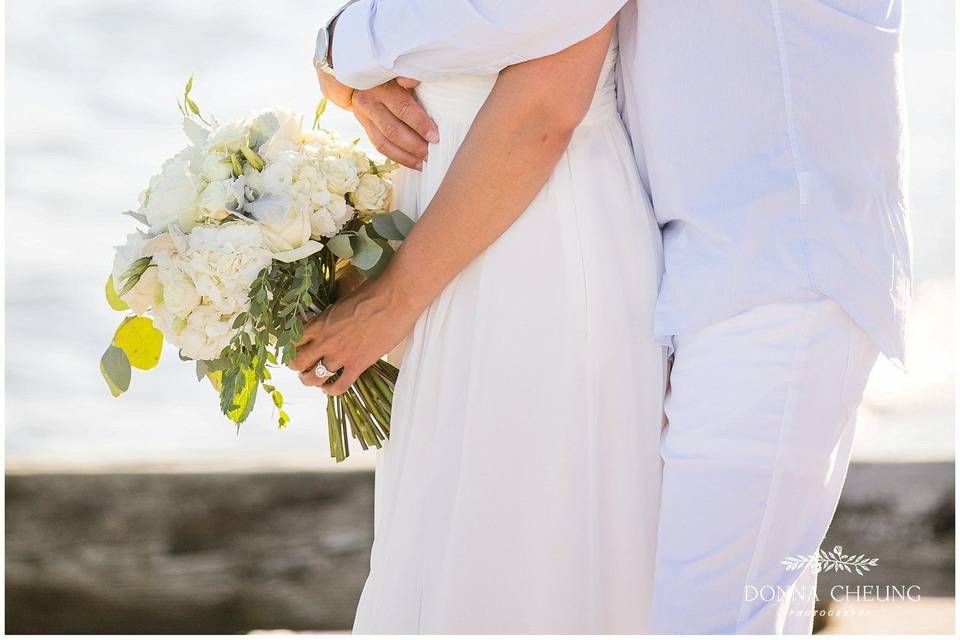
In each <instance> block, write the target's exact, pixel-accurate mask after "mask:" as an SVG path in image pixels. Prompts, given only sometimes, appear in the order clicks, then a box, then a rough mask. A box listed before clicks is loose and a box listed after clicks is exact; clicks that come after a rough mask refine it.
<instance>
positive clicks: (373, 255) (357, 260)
mask: <svg viewBox="0 0 960 640" xmlns="http://www.w3.org/2000/svg"><path fill="white" fill-rule="evenodd" d="M351 245H352V246H353V257H352V258H351V259H350V262H351V263H352V264H353V266H355V267H356V268H357V269H360V270H361V271H367V270H368V269H373V268H374V267H375V266H377V263H378V262H380V258H381V257H383V247H381V246H380V245H379V244H377V243H376V242H374V241H373V239H372V238H371V237H370V236H368V235H367V229H366V227H361V228H360V231H358V232H357V235H356V236H354V238H353V241H352V242H351Z"/></svg>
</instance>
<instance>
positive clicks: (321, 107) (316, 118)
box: [313, 97, 327, 129]
mask: <svg viewBox="0 0 960 640" xmlns="http://www.w3.org/2000/svg"><path fill="white" fill-rule="evenodd" d="M326 110H327V98H326V97H324V98H323V100H321V101H320V102H318V103H317V108H316V109H314V111H313V128H314V129H319V128H320V116H322V115H323V112H324V111H326Z"/></svg>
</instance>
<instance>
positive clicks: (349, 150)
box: [337, 142, 370, 173]
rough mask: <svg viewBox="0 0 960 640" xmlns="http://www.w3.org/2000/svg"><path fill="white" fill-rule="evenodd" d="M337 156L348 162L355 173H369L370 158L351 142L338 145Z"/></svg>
mask: <svg viewBox="0 0 960 640" xmlns="http://www.w3.org/2000/svg"><path fill="white" fill-rule="evenodd" d="M337 155H338V156H340V157H341V158H344V159H346V160H349V161H350V162H351V163H352V164H353V166H354V167H355V168H356V170H357V173H366V172H367V171H370V158H369V157H367V154H365V153H364V152H363V151H361V150H360V147H358V146H357V145H355V144H353V143H351V142H341V143H338V148H337Z"/></svg>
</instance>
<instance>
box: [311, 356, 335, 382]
mask: <svg viewBox="0 0 960 640" xmlns="http://www.w3.org/2000/svg"><path fill="white" fill-rule="evenodd" d="M313 372H314V373H315V374H317V377H318V378H321V379H323V378H329V377H330V376H332V375H333V371H330V369H327V367H326V366H324V364H323V360H321V361H320V362H318V363H317V366H316V368H315V369H314V370H313Z"/></svg>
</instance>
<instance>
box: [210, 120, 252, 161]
mask: <svg viewBox="0 0 960 640" xmlns="http://www.w3.org/2000/svg"><path fill="white" fill-rule="evenodd" d="M249 133H250V123H249V122H247V121H246V120H233V121H231V122H224V123H223V124H221V125H220V126H218V127H217V128H216V129H214V130H213V132H212V133H211V134H210V137H209V138H207V150H208V151H222V152H225V153H228V154H230V153H234V152H237V151H239V150H240V148H241V147H243V146H244V145H246V144H247V142H248V138H249Z"/></svg>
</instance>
